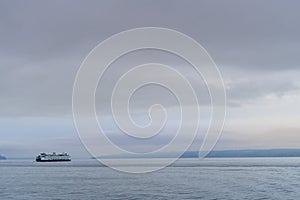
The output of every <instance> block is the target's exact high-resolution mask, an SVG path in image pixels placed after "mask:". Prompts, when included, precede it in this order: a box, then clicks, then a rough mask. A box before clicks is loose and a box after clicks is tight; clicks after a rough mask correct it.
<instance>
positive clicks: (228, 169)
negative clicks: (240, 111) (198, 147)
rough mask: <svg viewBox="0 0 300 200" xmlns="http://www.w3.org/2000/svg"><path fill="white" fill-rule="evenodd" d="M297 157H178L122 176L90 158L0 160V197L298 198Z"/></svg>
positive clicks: (299, 168)
mask: <svg viewBox="0 0 300 200" xmlns="http://www.w3.org/2000/svg"><path fill="white" fill-rule="evenodd" d="M299 198H300V158H226V159H212V158H211V159H205V160H204V161H199V160H197V159H181V160H180V161H178V162H177V163H175V164H174V165H172V166H170V167H167V168H165V169H163V170H160V171H157V172H153V173H147V174H126V173H121V172H117V171H114V170H112V169H110V168H108V167H104V166H101V165H100V164H99V163H98V162H97V161H96V160H78V161H72V162H70V163H35V162H32V161H9V160H8V161H0V199H1V200H6V199H10V200H16V199H26V200H31V199H32V200H35V199H62V200H65V199H68V200H69V199H78V200H79V199H173V200H177V199H178V200H179V199H249V200H250V199H251V200H253V199H299Z"/></svg>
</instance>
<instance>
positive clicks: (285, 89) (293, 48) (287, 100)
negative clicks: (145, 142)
mask: <svg viewBox="0 0 300 200" xmlns="http://www.w3.org/2000/svg"><path fill="white" fill-rule="evenodd" d="M299 7H300V2H299V1H296V0H295V1H291V0H288V1H274V0H272V1H271V0H270V1H268V0H265V1H259V0H257V1H239V0H235V1H232V0H227V1H211V0H210V1H198V0H197V1H196V0H195V1H173V0H172V1H171V0H170V1H140V0H136V1H134V0H125V1H76V0H75V1H74V0H72V1H71V0H63V1H58V0H57V1H38V0H36V1H32V0H29V1H14V0H7V1H4V0H2V1H0V109H1V110H0V154H4V155H7V156H10V157H23V156H29V157H30V156H33V155H35V154H36V153H38V152H40V151H67V152H70V153H71V154H73V155H75V157H81V156H87V155H88V154H87V153H86V151H85V150H84V147H83V146H82V144H81V143H80V141H79V139H78V136H77V133H76V130H75V127H74V124H73V119H72V105H71V103H72V88H73V83H74V80H75V76H76V73H77V70H78V69H79V67H80V64H81V63H82V61H83V59H84V58H85V57H86V56H87V54H88V53H89V52H90V51H91V50H92V49H93V48H94V47H95V46H96V45H97V44H98V43H100V42H101V41H103V40H104V39H106V38H108V37H109V36H111V35H113V34H116V33H118V32H121V31H124V30H127V29H131V28H137V27H146V26H155V27H165V28H170V29H174V30H177V31H180V32H183V33H185V34H186V35H188V36H190V37H192V38H194V39H195V40H196V41H197V42H199V43H200V44H202V45H203V46H204V47H205V48H206V50H207V51H208V52H209V54H210V55H211V57H212V58H213V59H214V61H215V63H216V64H217V66H218V67H219V69H220V72H221V74H222V76H223V79H224V82H225V87H226V92H227V97H228V108H227V118H226V123H225V127H224V132H223V134H222V137H221V138H220V140H219V142H218V144H217V146H216V148H217V149H242V148H300V123H299V119H300V106H299V102H300V80H299V77H300V59H299V52H300V21H299V19H300V13H299ZM135 59H137V60H138V62H137V63H142V62H144V61H149V59H150V60H151V61H153V60H160V61H164V62H166V63H169V64H170V65H173V66H174V67H175V68H177V69H181V70H184V71H185V72H184V73H185V74H186V76H187V77H189V79H192V80H193V81H192V82H193V84H196V85H197V84H198V82H197V81H195V80H194V79H193V76H194V72H193V71H192V70H189V68H188V66H186V64H185V63H184V62H182V61H180V60H179V59H178V58H174V57H172V56H171V55H164V53H162V52H157V51H156V52H154V51H153V52H151V51H143V52H137V53H136V54H135V55H128V58H127V59H125V58H124V60H123V61H122V60H121V61H119V63H116V64H115V66H114V67H113V68H112V70H111V71H110V72H108V73H107V77H106V79H104V81H105V80H107V81H108V82H109V80H114V79H117V77H119V76H120V75H121V72H122V70H124V69H127V68H126V67H128V66H129V65H130V64H134V63H135V62H136V61H134V60H135ZM168 78H171V77H168ZM200 82H201V81H200ZM106 84H109V83H106ZM110 84H112V82H110ZM199 85H201V84H200V83H199ZM108 88H109V87H104V89H103V91H102V90H101V87H99V91H98V93H97V99H98V100H97V102H98V104H99V105H98V106H99V108H101V106H102V107H103V104H102V100H101V95H102V94H103V92H104V93H105V89H106V90H109V89H108ZM148 89H149V91H150V92H148V93H147V94H148V95H149V96H147V95H141V96H139V95H138V94H137V96H136V100H135V103H137V105H138V106H137V107H138V109H141V108H143V106H146V105H148V104H149V102H146V103H145V99H148V100H149V99H150V100H151V101H150V103H153V102H155V100H158V99H155V98H152V99H151V96H153V94H154V93H155V89H157V88H148ZM198 90H201V86H199V88H198ZM106 92H107V91H106ZM108 92H109V91H108ZM99 94H100V95H99ZM161 94H162V95H163V94H166V93H164V92H162V91H161ZM198 95H200V94H198ZM149 97H150V98H149ZM162 99H165V98H162ZM203 99H204V100H203V101H202V102H201V105H206V103H205V102H206V100H205V98H203ZM152 101H153V102H152ZM165 101H166V102H165V103H167V102H169V103H171V104H172V105H173V103H175V101H174V102H173V100H172V97H171V99H168V100H165ZM204 107H205V106H204ZM103 109H104V108H103ZM100 111H101V109H100ZM100 111H99V112H100ZM99 115H101V116H99V117H100V118H103V119H106V121H105V122H104V124H105V125H104V126H105V128H106V130H107V132H108V134H109V133H114V132H115V131H116V129H115V128H114V125H112V122H111V120H110V118H109V116H107V113H106V112H100V114H99ZM144 116H145V115H143V114H139V113H138V114H137V117H136V118H137V119H143V117H144ZM204 116H205V115H204ZM144 122H145V120H140V123H144ZM173 123H174V122H173ZM167 128H168V129H167V130H166V132H172V130H173V128H174V127H173V126H172V125H170V126H169V127H167ZM122 142H124V140H122ZM124 143H125V144H124V145H126V142H124ZM157 143H158V144H159V141H157Z"/></svg>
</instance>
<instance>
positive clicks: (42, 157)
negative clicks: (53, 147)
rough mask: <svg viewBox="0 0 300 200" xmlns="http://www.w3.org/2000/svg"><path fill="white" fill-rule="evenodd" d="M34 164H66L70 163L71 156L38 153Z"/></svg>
mask: <svg viewBox="0 0 300 200" xmlns="http://www.w3.org/2000/svg"><path fill="white" fill-rule="evenodd" d="M35 161H36V162H68V161H71V156H70V155H69V154H67V153H60V154H56V153H55V152H53V153H52V154H47V153H40V154H39V155H38V156H37V157H36V159H35Z"/></svg>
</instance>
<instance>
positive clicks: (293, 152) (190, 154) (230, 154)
mask: <svg viewBox="0 0 300 200" xmlns="http://www.w3.org/2000/svg"><path fill="white" fill-rule="evenodd" d="M198 154H199V152H198V151H187V152H185V153H184V154H183V155H181V157H180V158H198ZM176 155H177V154H176V153H161V154H155V155H154V156H153V155H152V156H149V155H136V156H128V155H109V156H102V157H100V156H99V157H90V158H82V157H81V158H80V157H78V158H76V156H75V157H74V155H73V156H72V157H73V158H74V159H75V160H80V159H97V158H101V159H130V158H174V157H176ZM1 157H2V159H1ZM267 157H269V158H292V157H294V158H296V157H300V149H243V150H214V151H211V152H210V153H209V154H208V155H207V156H206V158H267ZM3 158H4V159H3ZM0 160H34V157H4V156H0Z"/></svg>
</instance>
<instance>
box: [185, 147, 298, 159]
mask: <svg viewBox="0 0 300 200" xmlns="http://www.w3.org/2000/svg"><path fill="white" fill-rule="evenodd" d="M197 157H198V152H197V151H188V152H185V153H184V154H183V155H182V156H181V158H197ZM206 157H207V158H241V157H300V149H255V150H223V151H211V152H210V153H209V154H208V155H207V156H206Z"/></svg>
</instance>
